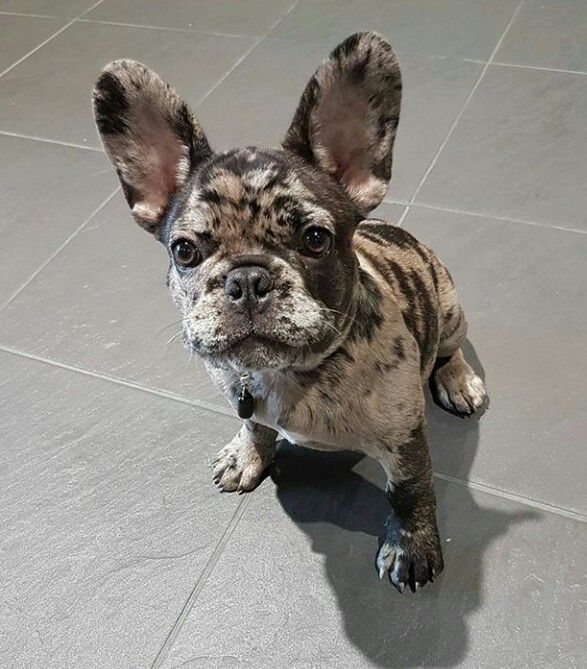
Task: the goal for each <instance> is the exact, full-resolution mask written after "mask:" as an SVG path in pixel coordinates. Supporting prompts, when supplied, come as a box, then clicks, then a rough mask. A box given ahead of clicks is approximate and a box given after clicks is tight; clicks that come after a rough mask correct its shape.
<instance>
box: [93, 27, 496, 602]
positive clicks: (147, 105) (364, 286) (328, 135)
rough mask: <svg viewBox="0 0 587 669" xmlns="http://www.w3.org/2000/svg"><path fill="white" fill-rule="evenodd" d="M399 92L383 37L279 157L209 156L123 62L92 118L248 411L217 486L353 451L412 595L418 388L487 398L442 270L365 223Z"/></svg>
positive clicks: (462, 409)
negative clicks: (295, 459)
mask: <svg viewBox="0 0 587 669" xmlns="http://www.w3.org/2000/svg"><path fill="white" fill-rule="evenodd" d="M401 90H402V81H401V75H400V69H399V64H398V61H397V58H396V56H395V54H394V52H393V50H392V48H391V47H390V45H389V44H388V43H387V42H386V41H384V40H383V39H382V38H381V37H379V36H378V35H376V34H373V33H358V34H356V35H352V36H351V37H349V38H348V39H346V40H345V41H344V42H343V43H342V44H340V45H339V46H338V47H336V48H335V49H334V51H332V53H331V54H330V57H329V58H328V59H327V60H326V61H325V62H324V63H323V64H322V65H321V66H320V67H319V68H318V70H317V71H316V73H315V74H314V76H313V77H312V79H311V80H310V82H309V83H308V85H307V87H306V89H305V91H304V93H303V95H302V98H301V101H300V104H299V106H298V109H297V111H296V112H295V115H294V118H293V121H292V124H291V126H290V128H289V130H288V131H287V134H286V136H285V140H284V141H283V144H282V145H281V146H280V147H278V148H275V149H259V148H255V147H248V148H243V149H236V150H231V151H226V152H223V153H215V152H214V151H213V150H212V148H211V147H210V145H209V143H208V141H207V139H206V137H205V135H204V132H203V130H202V129H201V127H200V125H199V124H198V122H197V121H196V120H195V119H194V117H193V116H192V114H191V112H190V110H189V109H188V107H187V105H186V104H185V102H184V101H183V100H182V99H181V98H180V97H179V96H178V95H177V94H176V93H175V91H173V90H172V89H171V88H170V87H169V86H167V85H166V84H165V83H164V82H163V81H162V80H161V79H160V78H159V77H158V76H157V75H156V74H155V73H153V72H152V71H151V70H149V69H148V68H146V67H145V66H144V65H141V64H139V63H136V62H133V61H125V60H121V61H116V62H114V63H112V64H110V65H109V66H108V67H106V68H105V70H104V71H103V72H102V74H101V76H100V78H99V79H98V82H97V84H96V87H95V91H94V109H95V116H96V122H97V125H98V129H99V131H100V134H101V137H102V141H103V143H104V146H105V149H106V151H107V153H108V155H109V157H110V159H111V160H112V162H113V164H114V166H115V168H116V171H117V173H118V176H119V178H120V181H121V183H122V187H123V190H124V194H125V196H126V199H127V201H128V203H129V206H130V207H131V210H132V214H133V216H134V218H135V219H136V221H137V222H138V224H139V225H141V226H142V227H143V228H144V229H145V230H147V231H148V232H150V233H152V234H153V235H155V237H156V238H157V239H158V240H159V241H160V242H161V243H163V244H164V245H165V247H166V248H167V249H168V251H169V257H170V266H169V274H168V284H169V288H170V291H171V294H172V296H173V299H174V301H175V302H176V304H177V306H178V307H179V309H180V311H181V314H182V317H183V331H184V338H185V342H186V345H187V346H188V347H190V348H191V349H192V350H193V351H195V352H197V353H198V354H199V355H201V356H202V358H203V360H204V362H205V364H206V366H207V368H208V370H209V373H210V375H211V377H212V379H213V380H214V381H215V383H216V384H217V385H218V386H219V387H220V388H221V389H222V390H223V392H224V393H225V395H226V396H227V398H228V400H229V401H230V402H231V403H232V404H233V405H234V404H235V402H236V397H237V394H238V392H239V390H240V386H241V381H240V379H241V375H242V374H243V373H247V374H248V375H249V378H250V391H251V393H252V395H253V397H254V414H253V415H252V417H251V418H250V419H249V420H245V421H244V422H243V426H242V428H241V430H240V432H239V433H238V435H237V436H236V437H235V438H234V439H233V440H232V441H231V442H230V443H229V444H228V445H227V446H226V447H225V448H223V449H222V450H221V451H220V453H219V455H218V458H217V460H216V461H215V466H214V479H215V481H216V482H217V483H218V485H219V486H220V487H221V488H223V489H224V490H228V491H231V490H239V491H244V490H251V489H252V488H254V486H255V485H256V484H257V483H258V482H259V480H260V479H261V477H262V475H263V472H264V471H265V470H266V469H267V467H268V466H269V465H270V464H271V462H272V460H273V457H274V453H275V440H276V437H277V436H282V437H285V438H286V439H288V440H289V441H291V442H295V443H297V444H301V445H304V446H308V447H311V448H319V449H329V450H340V449H353V450H357V451H361V452H363V453H366V454H367V455H369V456H371V457H373V458H376V459H377V460H378V461H379V462H380V463H381V465H382V466H383V468H384V469H385V472H386V474H387V477H388V483H387V495H388V498H389V501H390V505H391V512H390V516H389V518H388V521H387V523H386V528H385V541H384V543H383V545H382V547H381V549H380V551H379V553H378V555H377V566H378V568H379V572H380V576H383V575H385V574H386V573H387V574H389V578H390V580H391V582H392V583H393V584H394V585H395V586H396V588H397V589H398V590H400V591H403V590H404V588H405V585H406V584H408V585H410V586H411V588H412V589H413V590H415V589H416V588H417V587H419V586H421V585H424V584H425V583H426V582H427V581H432V580H433V579H434V577H435V576H436V575H437V574H438V573H439V572H440V571H441V570H442V567H443V562H442V553H441V548H440V541H439V536H438V530H437V526H436V518H435V500H434V492H433V487H432V469H431V463H430V457H429V454H428V447H427V443H426V427H425V420H424V395H423V390H422V386H423V383H424V382H425V381H426V380H427V379H428V378H429V377H431V375H432V377H431V383H432V386H433V387H434V388H435V391H436V394H437V397H438V400H439V401H440V402H441V403H442V404H443V406H444V407H445V408H446V409H448V410H449V411H452V412H457V413H461V414H469V413H472V412H473V411H475V410H477V409H478V408H479V407H480V406H481V405H482V403H483V401H484V399H485V390H484V387H483V383H482V381H481V379H480V378H479V377H478V376H476V375H475V373H474V372H473V370H472V369H471V367H470V366H469V365H468V364H467V362H466V361H465V359H464V357H463V353H462V351H461V348H460V346H461V343H462V341H463V339H464V337H465V334H466V330H467V326H466V321H465V318H464V315H463V312H462V310H461V307H460V305H459V302H458V300H457V296H456V292H455V288H454V285H453V282H452V279H451V277H450V274H449V273H448V271H447V270H446V269H445V268H444V266H443V265H442V264H441V263H440V261H439V260H438V259H437V258H436V256H435V255H434V254H433V252H432V251H431V250H430V249H428V248H427V247H426V246H424V245H423V244H421V243H420V242H418V241H417V240H416V239H415V238H414V237H413V236H412V235H410V234H409V233H408V232H406V231H405V230H403V229H401V228H397V227H394V226H393V225H392V224H390V223H387V222H385V221H379V220H369V219H368V218H367V216H368V213H369V211H371V210H372V209H373V208H374V207H375V206H377V204H379V202H380V201H381V199H382V198H383V196H384V194H385V191H386V188H387V184H388V182H389V179H390V177H391V167H392V150H393V144H394V140H395V135H396V130H397V127H398V121H399V113H400V102H401Z"/></svg>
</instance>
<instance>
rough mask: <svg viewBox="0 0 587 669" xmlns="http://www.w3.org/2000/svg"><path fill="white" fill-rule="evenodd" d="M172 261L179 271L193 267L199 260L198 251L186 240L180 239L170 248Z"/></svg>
mask: <svg viewBox="0 0 587 669" xmlns="http://www.w3.org/2000/svg"><path fill="white" fill-rule="evenodd" d="M171 252H172V253H173V259H174V260H175V263H176V264H177V266H178V267H179V268H180V269H188V268H189V267H195V266H196V265H197V264H198V263H199V262H200V260H201V256H200V252H199V251H198V249H197V248H196V247H195V246H194V245H193V244H192V243H191V242H188V240H187V239H180V240H179V241H177V242H175V243H174V244H173V246H172V247H171Z"/></svg>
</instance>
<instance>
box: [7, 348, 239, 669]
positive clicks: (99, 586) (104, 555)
mask: <svg viewBox="0 0 587 669" xmlns="http://www.w3.org/2000/svg"><path fill="white" fill-rule="evenodd" d="M0 366H1V368H2V378H1V380H0V410H1V413H2V417H3V418H2V435H3V437H2V449H1V450H0V471H1V474H0V478H1V481H2V483H1V485H0V519H1V523H2V534H1V537H0V553H1V554H2V571H1V573H0V583H1V585H0V619H1V620H2V625H1V626H0V646H1V647H2V664H3V665H4V666H22V667H71V666H83V667H138V666H148V665H149V664H150V663H151V662H152V660H153V659H154V657H155V655H156V653H157V652H158V650H159V648H160V646H161V645H162V643H163V641H164V640H165V637H166V635H167V634H168V632H169V630H170V629H171V627H172V625H173V623H174V621H175V619H176V618H177V616H178V614H179V612H180V610H181V608H182V606H183V605H184V603H185V601H186V600H187V598H188V596H189V594H190V592H191V589H192V588H193V586H194V584H195V583H196V581H197V579H198V576H199V575H200V574H201V572H202V570H203V568H204V566H205V565H206V563H207V561H208V560H209V559H210V557H211V555H212V553H213V551H214V549H215V547H216V545H217V543H218V541H219V539H220V538H221V536H222V533H223V531H224V529H225V528H226V526H227V525H228V523H229V522H230V519H231V517H232V516H233V514H234V512H235V510H236V508H237V505H238V502H239V501H240V499H239V498H238V497H235V496H228V495H220V494H219V493H218V492H217V490H215V489H214V486H213V485H212V483H211V480H210V471H209V467H208V459H209V458H211V457H212V455H213V454H214V453H215V451H216V450H217V449H218V448H219V447H220V446H221V445H222V444H223V442H224V441H225V440H226V439H228V438H229V435H230V436H232V434H233V432H234V429H235V426H234V424H233V421H232V419H230V418H227V417H223V416H218V415H215V414H213V413H209V412H203V411H200V410H197V409H194V408H192V407H187V406H184V405H181V404H179V403H177V402H170V401H168V400H163V399H160V398H156V397H154V396H152V395H151V396H150V395H148V394H145V393H141V392H138V391H130V390H128V389H125V388H120V387H117V386H115V385H113V384H111V383H108V382H104V381H101V380H97V379H90V378H88V377H86V376H82V375H80V374H76V373H73V372H70V371H65V370H60V369H56V368H52V367H50V366H47V365H45V364H42V363H38V362H32V361H29V360H25V359H23V358H20V357H18V356H13V355H8V354H0Z"/></svg>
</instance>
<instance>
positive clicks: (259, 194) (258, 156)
mask: <svg viewBox="0 0 587 669" xmlns="http://www.w3.org/2000/svg"><path fill="white" fill-rule="evenodd" d="M309 222H320V223H321V224H322V225H325V226H328V227H332V226H333V224H334V221H333V217H332V214H331V213H330V212H329V211H328V209H327V208H326V207H325V206H323V205H322V204H320V203H319V202H318V200H317V198H316V195H315V193H314V192H313V191H312V190H311V189H310V188H309V187H308V186H307V185H306V184H305V183H304V181H303V179H302V178H300V174H299V172H298V170H297V169H296V167H295V165H292V164H290V163H288V161H287V158H286V157H284V156H283V155H282V153H281V152H279V151H269V150H259V149H256V148H253V147H249V148H246V149H237V150H234V151H229V152H226V153H223V154H220V155H217V156H215V157H214V159H213V160H211V161H209V162H208V163H207V164H206V165H205V166H204V167H203V168H202V169H201V170H200V171H199V172H198V173H197V174H196V175H195V177H194V179H193V181H192V183H191V184H190V188H189V189H188V191H187V193H186V195H185V200H184V202H183V206H182V208H181V212H180V213H179V215H178V216H177V219H176V221H175V224H174V230H175V232H176V233H179V232H181V231H186V230H191V231H192V232H195V233H200V234H202V233H205V234H210V235H212V236H213V237H217V238H220V237H226V236H230V235H239V236H240V235H246V236H253V237H260V238H271V239H274V240H276V239H277V240H278V239H279V238H280V237H281V238H286V237H287V236H289V235H291V233H292V231H295V230H296V229H298V228H299V227H302V226H304V225H306V224H308V223H309Z"/></svg>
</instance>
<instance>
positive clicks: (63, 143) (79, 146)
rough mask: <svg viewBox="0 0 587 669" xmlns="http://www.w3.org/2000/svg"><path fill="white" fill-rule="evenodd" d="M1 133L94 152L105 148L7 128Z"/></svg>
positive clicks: (100, 151) (0, 132) (4, 135)
mask: <svg viewBox="0 0 587 669" xmlns="http://www.w3.org/2000/svg"><path fill="white" fill-rule="evenodd" d="M0 135H1V136H3V137H14V138H16V139H29V140H31V141H33V142H43V143H44V144H53V145H56V146H66V147H68V148H70V149H82V150H83V151H93V152H94V153H102V154H103V153H104V150H103V149H97V148H96V147H94V146H84V145H83V144H75V143H74V142H62V141H60V140H58V139H49V138H48V137H36V136H35V135H23V134H22V133H18V132H8V131H7V130H0Z"/></svg>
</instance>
